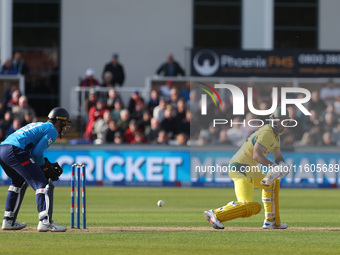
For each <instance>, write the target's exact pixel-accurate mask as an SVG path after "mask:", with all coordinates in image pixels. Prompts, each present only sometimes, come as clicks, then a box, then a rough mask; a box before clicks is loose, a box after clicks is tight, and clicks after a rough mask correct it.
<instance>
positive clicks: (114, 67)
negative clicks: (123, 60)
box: [102, 53, 125, 87]
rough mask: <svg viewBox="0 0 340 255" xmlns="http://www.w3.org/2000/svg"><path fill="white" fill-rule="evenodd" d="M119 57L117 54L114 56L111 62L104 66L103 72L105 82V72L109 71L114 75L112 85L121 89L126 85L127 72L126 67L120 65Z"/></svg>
mask: <svg viewBox="0 0 340 255" xmlns="http://www.w3.org/2000/svg"><path fill="white" fill-rule="evenodd" d="M118 59H119V56H118V54H117V53H114V54H112V58H111V62H109V63H107V64H106V65H105V66H104V70H103V75H102V76H103V80H104V74H105V72H107V71H109V72H111V73H112V76H113V77H112V85H113V86H116V85H117V84H118V85H119V86H120V87H121V86H123V84H124V80H125V72H124V67H123V66H122V65H121V64H120V63H119V60H118Z"/></svg>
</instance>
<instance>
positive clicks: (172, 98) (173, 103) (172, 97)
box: [169, 88, 179, 108]
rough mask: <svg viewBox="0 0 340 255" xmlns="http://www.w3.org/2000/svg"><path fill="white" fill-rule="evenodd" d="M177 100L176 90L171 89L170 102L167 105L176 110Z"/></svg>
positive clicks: (177, 93)
mask: <svg viewBox="0 0 340 255" xmlns="http://www.w3.org/2000/svg"><path fill="white" fill-rule="evenodd" d="M178 100H179V92H178V89H177V88H172V89H171V90H170V101H169V104H170V105H171V106H172V107H173V108H176V107H177V102H178Z"/></svg>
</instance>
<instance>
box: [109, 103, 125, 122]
mask: <svg viewBox="0 0 340 255" xmlns="http://www.w3.org/2000/svg"><path fill="white" fill-rule="evenodd" d="M122 110H123V103H122V102H121V101H119V100H117V101H116V102H115V104H114V109H113V110H112V111H111V116H112V119H114V120H115V121H120V120H121V117H120V116H121V114H120V112H121V111H122Z"/></svg>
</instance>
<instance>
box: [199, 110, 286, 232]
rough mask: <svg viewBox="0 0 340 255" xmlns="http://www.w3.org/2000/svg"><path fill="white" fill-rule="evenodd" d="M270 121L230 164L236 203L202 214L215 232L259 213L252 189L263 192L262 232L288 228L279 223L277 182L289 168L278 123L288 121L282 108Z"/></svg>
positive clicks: (281, 130) (256, 132)
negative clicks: (272, 160) (282, 150)
mask: <svg viewBox="0 0 340 255" xmlns="http://www.w3.org/2000/svg"><path fill="white" fill-rule="evenodd" d="M270 118H271V119H272V122H271V124H267V125H265V126H263V127H261V128H259V129H258V130H257V131H255V132H254V133H252V134H251V135H250V136H249V137H248V139H247V140H246V141H245V142H244V144H243V145H242V147H241V148H240V149H239V150H238V151H237V152H236V154H235V155H234V156H233V157H232V159H231V160H230V162H229V168H230V171H229V176H230V178H231V179H232V180H233V181H234V188H235V193H236V197H237V201H232V202H230V203H228V204H227V205H225V206H222V207H219V208H217V209H215V210H208V211H205V212H204V217H205V218H206V219H207V220H208V221H209V222H210V223H211V225H212V226H213V227H214V228H215V229H223V228H224V226H223V224H222V222H225V221H229V220H233V219H236V218H240V217H241V218H245V217H250V216H252V215H255V214H258V213H259V212H260V211H261V205H260V204H259V203H257V202H253V199H254V188H259V189H262V202H263V205H264V210H265V220H264V223H263V228H264V229H285V228H287V227H288V225H287V224H285V223H282V222H281V221H280V213H279V191H280V180H279V179H282V178H283V177H285V176H286V175H287V174H288V173H289V170H290V167H289V166H288V165H286V164H285V161H284V159H283V157H282V154H281V149H280V135H282V134H283V131H284V127H283V126H282V124H281V121H282V120H283V119H289V116H288V115H282V114H281V108H277V109H276V111H275V112H274V113H273V114H272V115H271V116H270ZM274 120H276V121H274ZM278 120H279V121H278ZM270 153H273V156H274V160H275V163H274V162H271V161H270V160H269V159H267V158H266V155H268V154H270ZM259 164H261V165H262V166H265V167H267V168H268V169H269V171H268V173H267V174H265V173H264V172H263V171H262V170H261V169H260V168H259V167H258V165H259Z"/></svg>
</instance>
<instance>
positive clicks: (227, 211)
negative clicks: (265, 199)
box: [214, 201, 262, 222]
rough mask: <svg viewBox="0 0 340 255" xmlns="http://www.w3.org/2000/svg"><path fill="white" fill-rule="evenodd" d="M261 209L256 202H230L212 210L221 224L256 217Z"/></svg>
mask: <svg viewBox="0 0 340 255" xmlns="http://www.w3.org/2000/svg"><path fill="white" fill-rule="evenodd" d="M261 209H262V207H261V205H260V204H259V203H257V202H234V201H233V202H230V203H228V204H227V205H225V206H223V207H220V208H218V209H216V210H214V213H215V214H216V217H217V219H218V220H220V221H221V222H224V221H229V220H233V219H237V218H247V217H250V216H252V215H256V214H258V213H259V212H260V211H261Z"/></svg>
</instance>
